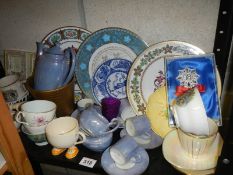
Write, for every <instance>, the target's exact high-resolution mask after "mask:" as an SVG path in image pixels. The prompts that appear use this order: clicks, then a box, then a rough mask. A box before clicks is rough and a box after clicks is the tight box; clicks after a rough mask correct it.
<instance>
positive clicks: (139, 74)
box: [127, 41, 204, 115]
mask: <svg viewBox="0 0 233 175" xmlns="http://www.w3.org/2000/svg"><path fill="white" fill-rule="evenodd" d="M199 54H204V51H202V50H201V49H200V48H198V47H196V46H193V45H191V44H189V43H186V42H181V41H165V42H161V43H157V44H155V45H152V46H150V47H149V48H147V49H146V50H145V51H143V52H142V53H141V54H140V55H139V56H138V57H137V58H136V59H135V60H134V62H133V65H132V66H131V68H130V71H129V74H128V78H127V95H128V98H129V102H130V104H131V106H132V107H133V109H134V111H135V113H136V114H138V115H141V114H144V113H145V110H146V106H147V101H148V98H149V96H150V95H151V94H152V93H153V92H154V91H156V90H157V89H158V88H159V87H161V86H164V85H165V71H164V59H166V58H167V57H175V56H183V55H199Z"/></svg>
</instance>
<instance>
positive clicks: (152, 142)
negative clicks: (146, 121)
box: [120, 129, 163, 149]
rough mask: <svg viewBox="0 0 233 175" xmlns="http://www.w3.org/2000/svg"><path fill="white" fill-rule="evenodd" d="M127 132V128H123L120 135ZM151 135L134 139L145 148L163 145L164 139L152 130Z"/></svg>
mask: <svg viewBox="0 0 233 175" xmlns="http://www.w3.org/2000/svg"><path fill="white" fill-rule="evenodd" d="M126 134H128V133H127V131H126V129H122V130H121V132H120V137H123V136H125V135H126ZM148 134H149V135H146V136H145V137H139V136H136V137H133V138H134V140H135V141H136V142H137V143H138V144H139V145H140V146H141V147H143V148H145V149H154V148H157V147H159V146H160V145H162V142H163V139H162V138H161V137H160V136H158V135H157V134H155V133H154V132H153V131H152V130H150V131H149V133H148Z"/></svg>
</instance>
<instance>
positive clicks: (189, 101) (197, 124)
mask: <svg viewBox="0 0 233 175" xmlns="http://www.w3.org/2000/svg"><path fill="white" fill-rule="evenodd" d="M171 110H172V112H173V114H174V118H175V123H176V126H177V127H179V128H181V129H182V130H183V131H185V132H187V133H193V134H196V135H209V128H208V122H207V118H208V117H207V115H206V110H205V107H204V104H203V101H202V98H201V95H200V93H199V91H198V89H197V88H193V89H191V90H189V91H187V92H186V93H184V94H183V95H181V96H179V97H177V98H176V99H175V100H174V101H173V104H172V105H171Z"/></svg>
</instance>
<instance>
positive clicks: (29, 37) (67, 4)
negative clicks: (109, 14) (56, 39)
mask: <svg viewBox="0 0 233 175" xmlns="http://www.w3.org/2000/svg"><path fill="white" fill-rule="evenodd" d="M82 14H83V7H82V1H81V0H42V1H38V0H20V1H19V0H1V1H0V26H1V27H0V50H4V49H22V50H27V51H35V48H36V43H35V42H36V41H40V40H41V39H43V37H44V36H45V35H46V34H47V33H49V32H50V31H51V30H53V29H55V28H58V27H60V26H67V25H77V26H83V25H84V24H83V17H82Z"/></svg>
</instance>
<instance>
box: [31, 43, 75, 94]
mask: <svg viewBox="0 0 233 175" xmlns="http://www.w3.org/2000/svg"><path fill="white" fill-rule="evenodd" d="M74 68H75V52H74V51H73V49H72V48H68V49H66V50H65V51H63V50H62V49H61V48H60V45H59V44H56V45H55V46H54V47H51V48H45V47H44V45H43V44H42V43H40V42H37V58H36V63H35V74H34V88H35V89H36V90H52V89H56V88H59V87H61V86H63V85H65V84H67V83H68V82H69V81H70V80H71V79H72V77H73V74H74Z"/></svg>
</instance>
